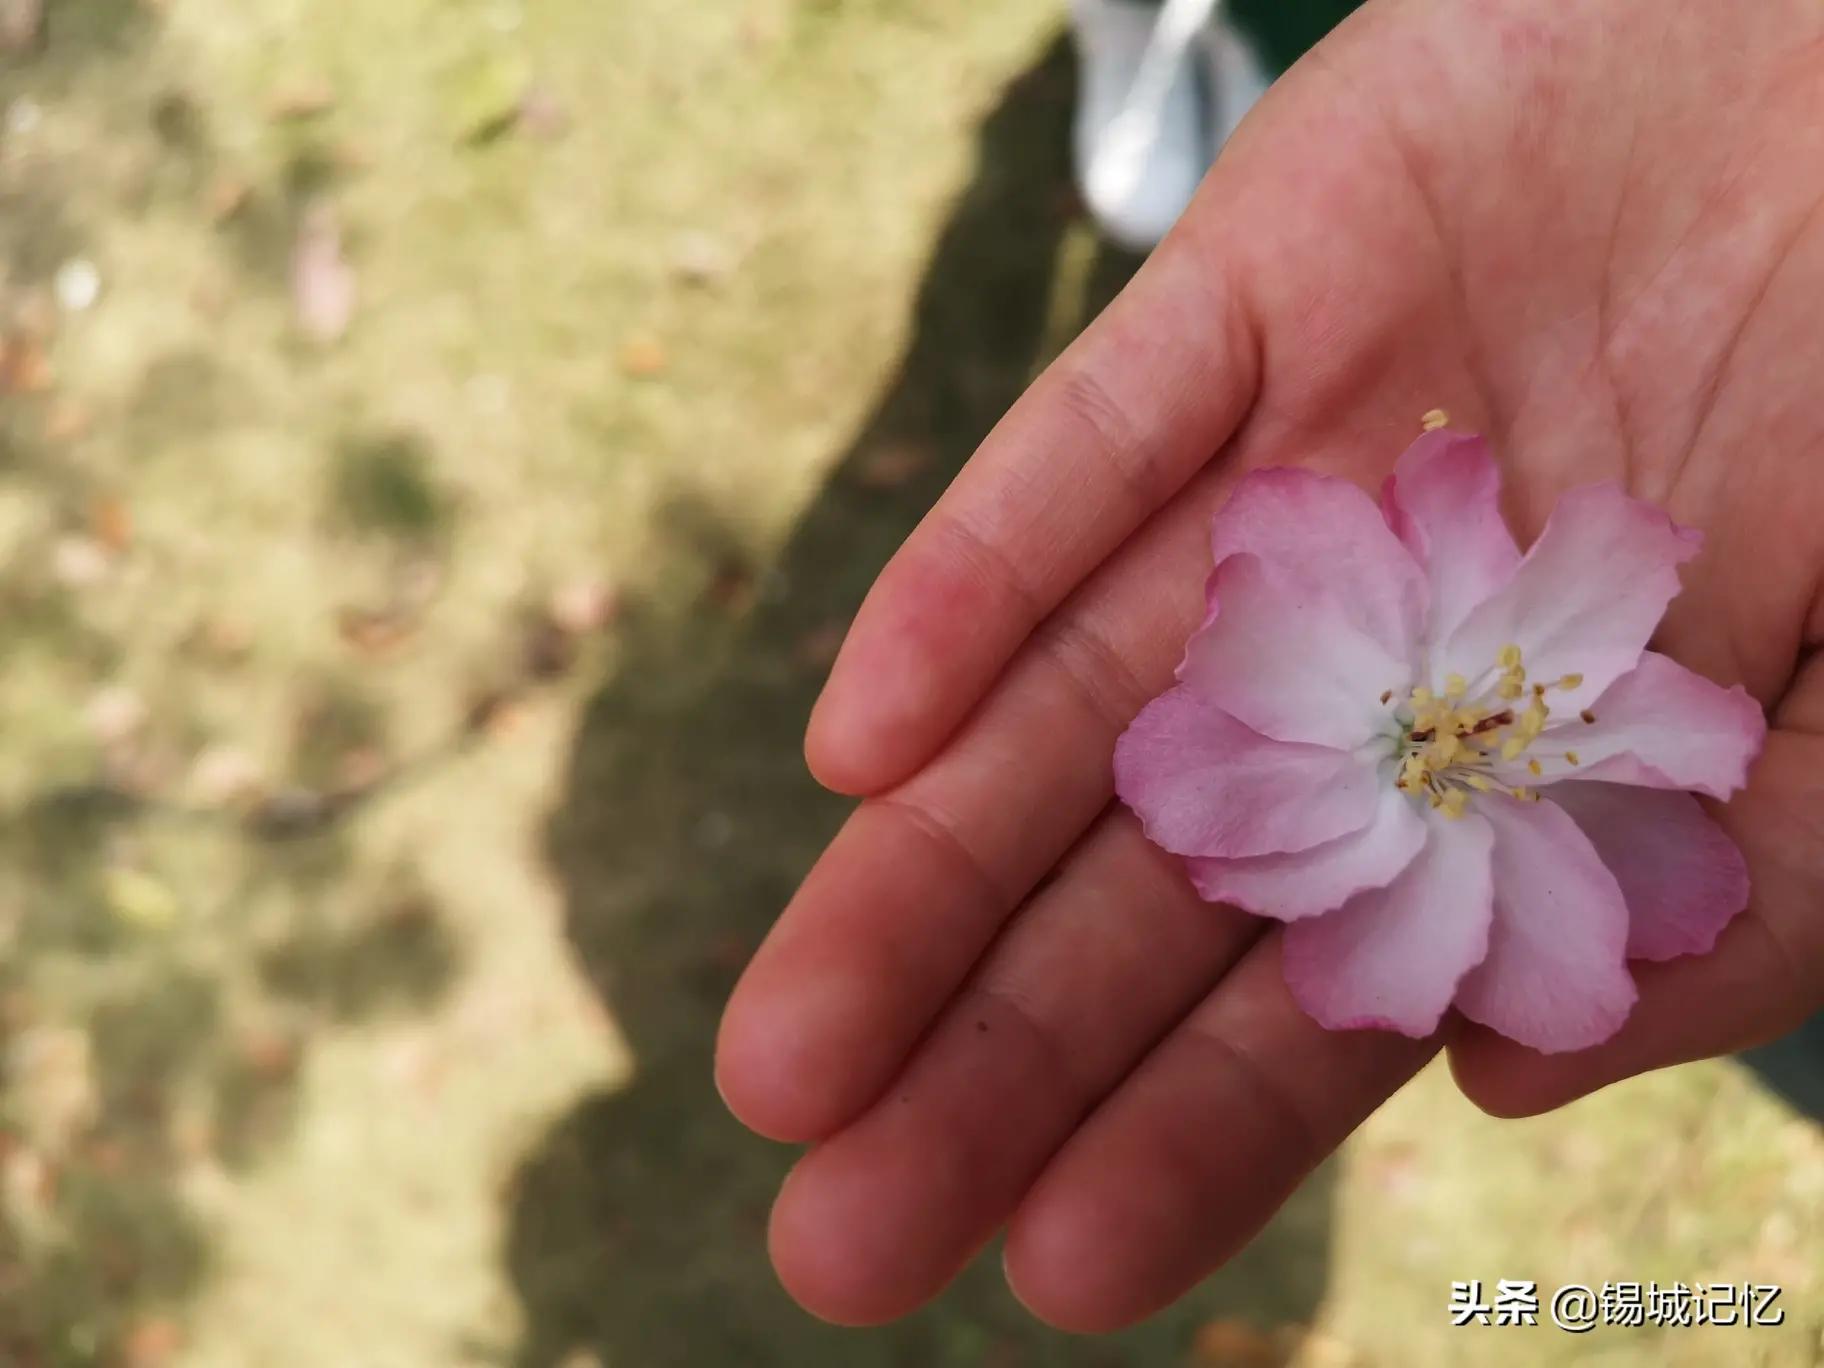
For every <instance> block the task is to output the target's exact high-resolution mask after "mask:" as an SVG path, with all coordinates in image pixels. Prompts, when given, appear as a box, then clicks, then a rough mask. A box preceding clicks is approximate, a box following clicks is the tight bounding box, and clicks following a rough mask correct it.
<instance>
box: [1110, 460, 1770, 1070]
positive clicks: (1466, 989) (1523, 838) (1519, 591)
mask: <svg viewBox="0 0 1824 1368" xmlns="http://www.w3.org/2000/svg"><path fill="white" fill-rule="evenodd" d="M1499 493H1500V476H1499V474H1498V473H1497V471H1496V469H1495V464H1494V461H1493V460H1492V459H1491V458H1490V456H1489V454H1488V451H1487V448H1486V447H1485V445H1484V443H1483V442H1482V440H1481V439H1480V438H1477V437H1471V436H1465V435H1463V434H1460V433H1453V432H1449V431H1442V430H1439V431H1431V432H1427V433H1426V434H1425V435H1424V436H1423V437H1421V438H1420V439H1419V440H1418V441H1417V442H1416V443H1414V444H1413V446H1412V447H1411V448H1410V449H1409V450H1408V451H1407V452H1406V453H1405V454H1404V455H1403V456H1401V457H1400V459H1399V462H1398V464H1397V465H1396V466H1395V468H1394V473H1393V475H1392V476H1391V477H1390V478H1389V479H1388V481H1387V485H1386V488H1385V490H1384V492H1383V495H1382V500H1381V507H1380V508H1379V509H1377V508H1376V507H1375V505H1374V502H1373V500H1371V499H1370V498H1369V497H1368V496H1367V495H1366V494H1364V493H1362V492H1361V490H1359V489H1357V488H1356V487H1355V486H1354V485H1352V484H1349V483H1348V482H1346V481H1343V480H1338V479H1331V478H1327V477H1324V476H1320V475H1314V474H1310V473H1307V472H1304V471H1298V470H1281V469H1275V470H1262V471H1256V472H1254V473H1252V474H1250V475H1248V476H1247V477H1246V478H1244V479H1243V480H1242V481H1241V483H1240V484H1239V485H1238V486H1237V487H1236V489H1235V492H1234V494H1233V496H1232V497H1231V498H1230V499H1229V502H1228V504H1227V505H1226V506H1225V507H1224V508H1223V509H1222V511H1221V512H1219V513H1218V514H1217V515H1216V519H1215V524H1214V527H1213V529H1212V541H1213V544H1214V549H1215V569H1214V571H1213V572H1212V573H1211V575H1210V581H1209V603H1210V609H1209V615H1208V617H1207V618H1206V619H1205V621H1204V624H1203V626H1202V627H1200V628H1199V629H1198V630H1197V631H1196V633H1194V634H1193V635H1192V637H1191V639H1190V642H1189V643H1188V645H1187V646H1186V648H1185V655H1184V662H1183V664H1181V665H1180V666H1179V667H1178V684H1177V685H1176V686H1175V687H1174V688H1172V689H1170V690H1169V691H1167V692H1166V693H1164V694H1162V695H1160V696H1159V697H1158V698H1156V699H1154V700H1153V701H1152V702H1151V703H1149V704H1148V705H1147V706H1146V707H1145V708H1144V709H1143V710H1142V711H1141V713H1140V715H1139V716H1138V717H1137V718H1135V719H1134V722H1133V725H1132V726H1131V727H1129V728H1128V730H1127V732H1126V733H1125V734H1124V735H1123V736H1122V737H1121V740H1120V742H1119V744H1118V745H1117V746H1116V749H1115V787H1116V790H1117V792H1119V794H1120V796H1121V798H1122V800H1123V801H1124V802H1126V803H1127V805H1128V806H1129V807H1131V808H1132V809H1133V810H1134V811H1135V812H1136V813H1138V814H1139V816H1140V818H1141V821H1142V822H1143V823H1144V824H1145V827H1146V832H1147V835H1148V836H1149V837H1150V838H1151V839H1152V840H1153V841H1155V842H1157V843H1158V844H1159V845H1161V846H1163V847H1164V848H1165V849H1167V850H1170V851H1173V852H1175V853H1177V854H1179V855H1182V856H1185V857H1187V859H1186V863H1187V866H1188V869H1189V873H1190V877H1191V880H1192V882H1193V883H1195V885H1196V887H1197V890H1198V892H1199V893H1200V894H1201V895H1202V896H1203V897H1205V898H1207V899H1209V900H1210V901H1212V902H1218V901H1220V902H1227V903H1233V904H1236V905H1237V906H1240V907H1243V908H1246V909H1248V910H1249V911H1251V912H1256V913H1259V914H1260V915H1262V916H1267V917H1274V918H1277V919H1278V920H1280V921H1283V922H1286V923H1287V930H1286V939H1285V969H1286V978H1287V982H1288V983H1289V984H1290V986H1291V989H1292V992H1293V995H1294V996H1295V997H1296V998H1297V999H1298V1001H1299V1003H1300V1004H1301V1005H1302V1006H1303V1007H1304V1009H1305V1010H1306V1011H1307V1012H1309V1013H1310V1014H1311V1015H1312V1016H1313V1017H1314V1018H1316V1019H1317V1020H1318V1021H1319V1022H1321V1023H1322V1024H1323V1025H1325V1026H1327V1027H1330V1028H1332V1029H1349V1028H1357V1027H1367V1026H1375V1027H1383V1028H1386V1029H1389V1030H1395V1031H1400V1032H1403V1033H1405V1034H1407V1035H1412V1036H1424V1035H1429V1034H1430V1033H1431V1032H1432V1031H1434V1030H1436V1029H1437V1026H1438V1024H1439V1022H1440V1020H1441V1019H1442V1018H1443V1015H1444V1012H1445V1011H1446V1009H1448V1008H1449V1007H1451V1006H1453V1005H1454V1006H1455V1007H1456V1008H1457V1010H1458V1011H1460V1012H1462V1013H1463V1014H1464V1015H1465V1016H1467V1017H1470V1018H1472V1019H1473V1020H1475V1021H1479V1022H1482V1023H1483V1024H1485V1025H1487V1026H1490V1027H1492V1028H1494V1029H1495V1030H1497V1031H1499V1032H1501V1033H1502V1034H1503V1035H1506V1036H1509V1037H1511V1038H1513V1039H1514V1040H1517V1041H1519V1042H1521V1043H1522V1044H1525V1045H1530V1046H1532V1047H1534V1048H1535V1049H1539V1050H1546V1051H1557V1050H1576V1049H1582V1048H1584V1047H1586V1046H1590V1045H1594V1044H1596V1043H1597V1042H1598V1041H1601V1040H1604V1039H1607V1038H1608V1037H1609V1036H1610V1035H1611V1034H1613V1033H1614V1032H1615V1030H1616V1029H1617V1028H1619V1027H1620V1025H1621V1023H1622V1021H1623V1020H1624V1019H1625V1018H1626V1017H1627V1014H1628V1010H1629V1008H1630V1007H1631V1006H1632V1005H1633V1002H1634V996H1635V993H1634V983H1633V980H1632V979H1631V978H1630V976H1629V974H1628V967H1627V961H1628V960H1629V959H1630V958H1635V959H1649V960H1659V959H1670V958H1672V957H1673V956H1675V955H1685V954H1694V953H1701V952H1703V951H1706V950H1708V949H1709V948H1710V947H1711V945H1712V944H1714V942H1715V940H1716V938H1717V936H1718V934H1719V933H1720V932H1721V931H1722V928H1723V926H1724V925H1725V924H1726V923H1727V922H1728V921H1729V919H1730V918H1731V917H1732V916H1734V915H1735V913H1736V912H1738V911H1740V910H1741V908H1742V907H1743V905H1744V904H1745V903H1746V901H1747V897H1748V874H1747V869H1746V867H1745V865H1744V863H1743V861H1742V857H1741V854H1740V852H1739V851H1738V850H1737V849H1736V848H1735V845H1734V843H1733V842H1732V841H1731V840H1730V839H1729V837H1728V836H1727V835H1725V834H1724V833H1723V831H1722V830H1721V828H1719V827H1718V826H1717V825H1716V823H1714V822H1713V821H1712V820H1711V819H1710V818H1709V816H1707V815H1706V814H1705V812H1704V810H1703V808H1702V807H1701V806H1700V805H1699V804H1698V802H1697V800H1696V799H1695V798H1694V797H1692V796H1691V793H1690V792H1689V791H1688V790H1696V791H1697V792H1700V793H1705V794H1709V795H1710V796H1712V797H1715V798H1726V797H1727V796H1728V795H1729V794H1730V793H1731V792H1732V791H1734V790H1735V789H1737V788H1739V787H1741V785H1742V783H1743V781H1744V779H1745V777H1746V774H1747V769H1748V765H1749V763H1750V762H1751V761H1752V760H1753V758H1754V756H1755V754H1756V753H1757V752H1758V751H1759V749H1760V746H1761V742H1762V739H1763V738H1764V736H1765V734H1766V722H1765V720H1764V718H1763V717H1762V714H1761V710H1760V708H1759V706H1758V705H1757V704H1756V703H1755V702H1754V700H1753V699H1751V698H1750V697H1749V696H1748V694H1747V693H1746V691H1744V690H1743V689H1742V688H1741V687H1740V686H1739V685H1738V686H1736V687H1735V688H1731V689H1725V688H1722V687H1720V686H1718V685H1716V684H1713V683H1711V682H1710V681H1708V680H1706V679H1703V678H1702V677H1700V676H1698V675H1695V674H1693V673H1692V672H1691V671H1689V670H1687V669H1685V668H1684V667H1683V666H1681V665H1677V664H1675V663H1673V662H1672V661H1671V660H1669V659H1668V658H1667V657H1665V656H1663V655H1658V654H1656V653H1654V652H1652V651H1648V650H1646V649H1645V648H1646V644H1647V640H1648V638H1649V637H1650V636H1651V635H1652V633H1653V629H1654V627H1655V626H1656V625H1657V624H1658V622H1659V619H1660V617H1661V615H1662V614H1663V613H1664V612H1665V610H1666V605H1667V604H1668V603H1669V602H1670V601H1671V599H1672V597H1673V596H1674V595H1675V594H1677V593H1678V589H1679V582H1678V570H1677V567H1678V565H1679V564H1680V563H1681V562H1683V561H1685V560H1688V559H1690V558H1691V557H1692V556H1693V555H1695V554H1696V553H1697V549H1698V544H1699V540H1700V538H1699V535H1698V534H1697V533H1695V532H1692V531H1688V530H1686V529H1683V528H1680V527H1678V526H1676V525H1675V524H1674V523H1672V521H1671V520H1670V519H1668V518H1667V517H1666V515H1665V514H1664V513H1662V512H1660V511H1659V510H1657V509H1655V508H1653V507H1652V506H1650V505H1648V504H1645V503H1641V502H1639V501H1638V500H1635V499H1631V498H1629V497H1628V496H1627V495H1626V494H1624V493H1622V491H1621V490H1620V489H1619V488H1617V487H1615V486H1614V485H1589V486H1585V487H1582V488H1579V489H1573V490H1571V491H1570V492H1569V493H1567V494H1566V495H1565V496H1564V497H1563V498H1562V499H1561V500H1559V503H1558V506H1557V508H1556V509H1554V510H1553V512H1552V516H1551V519H1550V521H1549V522H1547V524H1546V527H1545V531H1544V532H1543V533H1541V534H1540V537H1539V539H1538V541H1536V542H1535V543H1534V544H1533V547H1532V550H1530V551H1529V552H1527V554H1526V555H1525V556H1524V557H1522V556H1521V554H1520V551H1519V549H1518V548H1517V547H1516V546H1515V544H1514V540H1513V537H1512V536H1511V535H1510V534H1509V532H1508V530H1507V527H1506V525H1505V524H1504V523H1503V522H1502V519H1501V512H1500V507H1499Z"/></svg>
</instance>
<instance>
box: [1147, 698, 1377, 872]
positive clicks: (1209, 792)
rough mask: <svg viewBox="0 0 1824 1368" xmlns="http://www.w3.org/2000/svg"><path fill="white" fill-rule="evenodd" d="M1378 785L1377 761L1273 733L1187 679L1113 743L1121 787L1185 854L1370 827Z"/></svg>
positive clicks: (1169, 844)
mask: <svg viewBox="0 0 1824 1368" xmlns="http://www.w3.org/2000/svg"><path fill="white" fill-rule="evenodd" d="M1380 787H1381V785H1380V782H1379V780H1378V779H1377V777H1376V775H1375V770H1374V764H1373V762H1372V761H1370V760H1367V759H1364V758H1361V757H1359V756H1356V755H1352V754H1350V753H1349V752H1348V751H1340V750H1333V749H1331V748H1330V747H1328V746H1311V745H1305V744H1302V743H1299V742H1292V741H1274V740H1271V739H1270V738H1268V737H1265V736H1262V735H1261V734H1260V733H1259V732H1257V731H1254V730H1252V729H1250V728H1248V727H1246V726H1243V725H1242V724H1241V723H1240V722H1237V721H1236V720H1235V719H1234V718H1232V717H1230V716H1229V715H1228V714H1227V713H1225V712H1223V711H1222V709H1220V708H1218V707H1217V706H1216V705H1215V704H1213V703H1211V702H1210V701H1209V700H1207V699H1205V698H1202V697H1200V696H1199V695H1198V694H1197V693H1196V692H1195V691H1194V690H1192V689H1190V688H1189V687H1187V686H1185V685H1182V684H1181V685H1179V686H1178V687H1177V688H1174V689H1168V690H1167V691H1166V692H1165V693H1162V694H1160V695H1159V697H1157V698H1155V699H1154V700H1153V701H1152V702H1151V703H1148V704H1147V705H1146V706H1145V707H1144V708H1142V709H1141V710H1140V715H1139V716H1138V717H1136V718H1135V719H1134V721H1133V724H1132V725H1131V726H1129V727H1128V729H1127V730H1126V731H1125V732H1123V733H1122V734H1121V739H1120V740H1119V741H1117V742H1116V743H1115V792H1116V793H1118V794H1119V795H1120V796H1121V801H1122V802H1124V803H1126V804H1127V805H1128V806H1129V807H1130V808H1132V809H1133V810H1134V811H1135V812H1136V813H1138V814H1139V816H1140V820H1141V822H1142V823H1143V824H1144V825H1145V827H1146V834H1147V836H1148V837H1149V838H1151V840H1152V841H1153V843H1154V844H1156V845H1160V846H1163V847H1164V848H1165V849H1167V850H1170V851H1173V852H1174V853H1176V854H1179V855H1226V856H1237V855H1270V854H1274V853H1277V852H1280V851H1288V850H1309V849H1310V848H1311V847H1312V846H1314V845H1318V844H1321V843H1322V842H1324V841H1328V840H1333V839H1334V838H1336V837H1338V836H1344V835H1347V834H1348V833H1349V832H1352V831H1359V830H1361V829H1362V828H1363V827H1365V826H1367V825H1368V823H1369V822H1370V821H1372V820H1373V818H1374V811H1375V799H1376V797H1377V794H1378V790H1379V788H1380Z"/></svg>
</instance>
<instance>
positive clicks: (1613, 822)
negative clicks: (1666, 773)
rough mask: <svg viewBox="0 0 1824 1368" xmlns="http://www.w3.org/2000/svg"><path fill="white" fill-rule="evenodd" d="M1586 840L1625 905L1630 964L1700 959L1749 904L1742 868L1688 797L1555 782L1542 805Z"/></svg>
mask: <svg viewBox="0 0 1824 1368" xmlns="http://www.w3.org/2000/svg"><path fill="white" fill-rule="evenodd" d="M1548 801H1551V802H1556V803H1558V804H1559V806H1561V807H1562V808H1563V809H1564V810H1565V811H1566V812H1568V813H1569V814H1570V815H1571V820H1572V821H1574V822H1576V823H1577V825H1578V826H1579V827H1580V828H1582V830H1583V834H1584V835H1585V836H1587V837H1589V838H1590V844H1591V845H1593V846H1595V847H1596V853H1597V855H1599V856H1600V857H1601V858H1602V862H1603V863H1604V864H1605V865H1607V866H1608V868H1609V873H1611V874H1613V875H1614V876H1615V881H1616V882H1617V883H1618V884H1620V885H1621V892H1622V896H1623V897H1624V898H1626V899H1627V903H1628V958H1629V959H1648V960H1666V959H1672V958H1673V957H1674V956H1677V955H1701V954H1704V953H1705V952H1706V951H1708V950H1709V949H1710V948H1711V947H1712V946H1713V945H1715V944H1716V938H1717V937H1718V936H1719V935H1721V934H1722V931H1723V928H1724V927H1725V926H1727V925H1728V924H1729V920H1730V918H1732V917H1734V916H1735V914H1736V913H1737V912H1740V911H1741V910H1742V909H1743V908H1744V907H1746V906H1747V905H1748V862H1747V861H1746V860H1744V859H1743V858H1742V852H1741V851H1740V850H1738V849H1736V845H1735V842H1734V841H1732V840H1730V839H1729V835H1728V833H1727V832H1725V831H1724V830H1723V829H1722V828H1721V827H1720V826H1718V825H1717V824H1716V823H1715V822H1713V821H1712V820H1711V819H1710V815H1709V814H1708V813H1706V812H1705V811H1704V809H1703V805H1702V804H1701V803H1699V802H1698V801H1697V799H1695V798H1693V797H1692V796H1691V795H1690V794H1688V793H1666V792H1664V791H1662V790H1658V789H1644V788H1634V787H1632V786H1629V785H1623V784H1561V785H1559V786H1558V787H1557V788H1555V789H1553V790H1552V795H1551V798H1550V799H1549V800H1548Z"/></svg>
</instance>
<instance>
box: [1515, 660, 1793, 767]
mask: <svg viewBox="0 0 1824 1368" xmlns="http://www.w3.org/2000/svg"><path fill="white" fill-rule="evenodd" d="M1590 713H1591V715H1592V716H1594V717H1595V719H1596V720H1595V721H1594V722H1591V723H1588V724H1585V723H1583V722H1581V721H1578V720H1577V719H1575V718H1574V717H1573V718H1571V719H1569V720H1567V721H1564V722H1562V723H1559V724H1558V725H1556V726H1553V727H1550V728H1548V729H1547V730H1546V731H1545V733H1544V734H1543V735H1542V736H1541V737H1540V738H1539V741H1538V743H1537V749H1538V750H1539V751H1540V752H1541V754H1542V756H1543V755H1547V754H1551V755H1556V754H1561V753H1562V751H1563V750H1565V749H1569V750H1571V751H1574V752H1575V753H1576V755H1577V759H1578V761H1579V762H1580V763H1579V764H1578V765H1577V766H1576V767H1574V768H1572V767H1566V766H1565V765H1563V764H1553V763H1550V762H1549V761H1548V762H1547V763H1545V764H1544V766H1543V768H1544V769H1545V771H1546V773H1545V775H1544V776H1542V777H1541V778H1539V779H1537V780H1534V781H1532V782H1535V783H1548V782H1551V781H1552V780H1556V779H1607V780H1611V781H1613V782H1615V783H1618V784H1644V785H1646V786H1647V787H1649V788H1662V789H1696V790H1697V791H1698V792H1700V793H1707V794H1709V795H1710V796H1711V797H1712V798H1727V797H1728V796H1729V795H1730V794H1731V793H1733V792H1735V790H1737V789H1739V788H1740V787H1741V786H1742V785H1743V784H1744V783H1746V782H1747V778H1748V766H1749V765H1750V764H1751V763H1752V762H1753V760H1754V757H1755V756H1756V755H1758V754H1760V750H1761V743H1762V742H1763V741H1765V740H1766V739H1767V717H1766V714H1764V713H1763V712H1762V711H1761V705H1760V704H1759V703H1757V702H1755V700H1754V699H1753V698H1752V697H1751V696H1750V695H1749V693H1748V691H1747V690H1746V689H1744V688H1743V687H1742V686H1741V685H1740V684H1737V685H1736V686H1735V687H1733V688H1729V689H1725V688H1724V687H1723V686H1722V685H1720V684H1713V683H1712V682H1711V681H1709V680H1708V679H1705V678H1704V677H1703V676H1702V675H1700V674H1697V673H1695V672H1693V671H1691V670H1687V669H1686V668H1685V667H1684V666H1683V665H1680V664H1679V663H1678V662H1677V661H1675V660H1672V659H1670V658H1669V657H1667V656H1663V655H1660V654H1658V653H1657V652H1655V651H1647V652H1645V653H1643V654H1642V655H1641V657H1640V664H1639V665H1637V666H1635V667H1634V668H1633V669H1632V670H1630V671H1629V672H1628V673H1627V674H1625V675H1623V676H1622V677H1621V678H1620V679H1618V680H1616V681H1615V682H1614V683H1613V684H1611V685H1609V687H1608V688H1607V689H1605V690H1603V693H1602V697H1600V698H1598V699H1597V700H1596V702H1595V703H1594V704H1593V705H1591V708H1590ZM1557 716H1558V713H1557V710H1554V720H1556V717H1557ZM1522 782H1525V781H1522Z"/></svg>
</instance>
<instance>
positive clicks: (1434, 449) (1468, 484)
mask: <svg viewBox="0 0 1824 1368" xmlns="http://www.w3.org/2000/svg"><path fill="white" fill-rule="evenodd" d="M1381 511H1382V512H1383V513H1384V514H1385V515H1386V517H1387V523H1388V525H1389V526H1390V527H1392V528H1393V530H1394V532H1395V533H1396V534H1397V535H1398V537H1399V539H1400V540H1401V541H1402V542H1404V543H1405V544H1406V549H1407V550H1408V551H1410V552H1411V553H1412V558H1413V559H1414V560H1415V561H1417V562H1418V563H1419V565H1420V567H1421V568H1423V570H1424V571H1425V577H1426V580H1427V581H1428V582H1429V584H1430V587H1431V629H1430V637H1431V639H1432V640H1433V641H1446V640H1448V639H1449V637H1450V634H1451V633H1452V632H1453V631H1455V630H1456V628H1457V625H1458V624H1459V623H1460V622H1462V621H1463V618H1464V616H1465V615H1466V614H1467V613H1468V612H1469V610H1470V609H1471V608H1474V607H1475V606H1476V605H1477V604H1478V603H1480V602H1482V600H1484V599H1486V598H1487V597H1488V596H1489V595H1490V594H1492V593H1494V592H1495V590H1497V589H1499V588H1500V587H1501V586H1502V585H1504V584H1506V583H1507V581H1508V580H1509V579H1510V578H1512V576H1513V573H1514V567H1515V566H1517V565H1519V564H1520V548H1519V547H1518V546H1516V545H1514V535H1513V533H1511V532H1509V531H1508V530H1507V523H1506V522H1505V521H1503V520H1502V517H1501V472H1500V471H1499V470H1498V469H1497V468H1496V467H1495V461H1494V458H1493V457H1492V456H1490V455H1489V454H1488V444H1487V443H1486V442H1484V441H1483V440H1482V439H1481V438H1480V437H1475V436H1471V435H1469V434H1467V433H1462V432H1451V431H1449V430H1448V429H1439V430H1438V431H1435V432H1428V433H1426V434H1425V435H1424V436H1422V437H1420V438H1419V440H1418V441H1416V442H1414V443H1413V444H1412V445H1411V446H1409V447H1407V448H1406V450H1405V452H1404V454H1402V455H1401V457H1400V459H1399V460H1398V461H1397V462H1396V463H1395V464H1394V467H1393V474H1391V475H1389V476H1388V477H1387V483H1386V485H1385V486H1384V487H1383V488H1382V490H1381Z"/></svg>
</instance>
